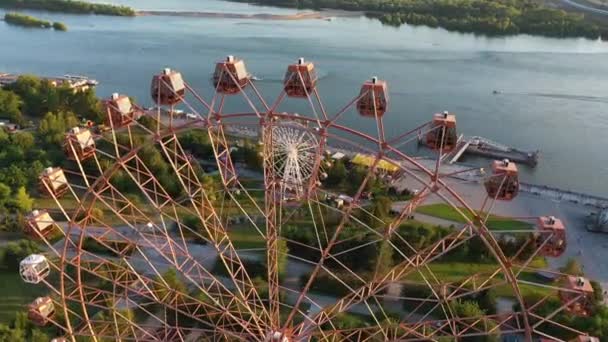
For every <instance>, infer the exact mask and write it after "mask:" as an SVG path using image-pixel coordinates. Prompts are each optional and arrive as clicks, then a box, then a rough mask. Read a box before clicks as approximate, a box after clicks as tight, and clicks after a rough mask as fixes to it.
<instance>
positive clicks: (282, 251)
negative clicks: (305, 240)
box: [277, 239, 289, 278]
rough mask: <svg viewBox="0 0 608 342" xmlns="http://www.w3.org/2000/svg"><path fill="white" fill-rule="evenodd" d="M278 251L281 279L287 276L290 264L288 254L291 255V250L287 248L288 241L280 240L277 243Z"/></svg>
mask: <svg viewBox="0 0 608 342" xmlns="http://www.w3.org/2000/svg"><path fill="white" fill-rule="evenodd" d="M277 250H278V254H279V257H278V261H277V264H278V267H277V269H278V273H279V278H283V277H285V275H286V272H287V264H288V262H289V260H288V254H289V248H288V247H287V241H285V239H279V240H278V241H277Z"/></svg>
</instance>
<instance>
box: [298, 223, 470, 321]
mask: <svg viewBox="0 0 608 342" xmlns="http://www.w3.org/2000/svg"><path fill="white" fill-rule="evenodd" d="M470 238H471V234H470V229H463V230H460V231H457V232H454V233H452V234H449V235H447V236H446V237H444V238H443V239H441V240H439V241H438V242H436V243H434V244H432V245H431V246H429V247H427V248H426V249H424V250H422V251H420V252H419V253H418V254H415V255H413V256H411V257H409V258H408V259H407V260H405V261H403V262H401V263H399V264H397V265H396V266H393V267H391V268H390V269H389V270H388V271H387V272H386V273H384V274H381V275H377V276H375V277H374V279H372V280H371V281H370V282H369V283H368V284H367V285H365V286H363V287H361V288H359V289H356V290H355V291H353V293H352V294H351V295H348V296H345V297H343V298H341V299H340V300H338V301H337V302H336V303H335V304H333V305H332V306H329V307H327V308H325V309H324V310H322V311H321V312H320V313H318V314H317V315H316V316H315V318H314V320H315V324H316V325H318V326H321V325H323V324H324V323H325V322H327V321H328V320H329V319H331V318H332V317H335V315H337V314H339V313H341V312H345V311H346V310H348V309H349V308H350V307H352V306H353V305H355V304H357V303H360V302H361V301H363V300H364V299H367V298H369V297H370V296H372V295H375V294H377V293H378V292H379V291H381V290H383V289H384V288H385V286H386V285H387V284H389V283H390V282H394V281H398V280H400V279H403V278H404V277H405V276H406V275H408V274H410V273H412V272H414V271H416V270H417V269H419V268H420V267H423V266H424V265H425V264H427V263H428V262H431V261H432V260H434V259H437V258H438V257H441V256H443V255H445V254H446V253H447V252H449V251H451V250H453V249H455V248H456V247H458V246H460V245H462V244H463V243H464V242H466V241H468V240H469V239H470ZM301 328H302V325H300V326H298V327H296V328H295V329H301Z"/></svg>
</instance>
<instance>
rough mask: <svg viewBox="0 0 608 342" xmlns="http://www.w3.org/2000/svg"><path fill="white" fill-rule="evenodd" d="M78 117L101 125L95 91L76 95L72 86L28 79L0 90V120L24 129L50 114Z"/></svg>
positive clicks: (88, 90)
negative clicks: (67, 113) (63, 113)
mask: <svg viewBox="0 0 608 342" xmlns="http://www.w3.org/2000/svg"><path fill="white" fill-rule="evenodd" d="M58 112H70V113H78V115H79V116H81V117H82V118H84V119H88V120H92V121H94V122H101V121H102V120H103V118H104V114H103V110H102V106H101V103H100V101H99V99H98V98H97V95H96V93H95V90H94V89H93V88H90V89H87V90H83V91H74V89H72V88H71V87H70V86H69V85H67V84H61V85H57V84H54V83H52V82H51V81H49V80H43V79H40V78H39V77H36V76H31V75H24V76H20V77H19V79H18V80H17V81H16V82H15V83H13V84H11V85H9V86H8V87H7V88H6V89H5V90H0V118H6V119H10V120H11V121H13V122H15V123H18V124H21V125H23V124H24V123H26V119H39V118H42V117H44V116H45V115H46V114H47V113H58Z"/></svg>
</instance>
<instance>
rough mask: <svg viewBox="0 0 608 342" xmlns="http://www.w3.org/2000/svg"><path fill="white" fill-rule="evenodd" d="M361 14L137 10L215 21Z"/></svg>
mask: <svg viewBox="0 0 608 342" xmlns="http://www.w3.org/2000/svg"><path fill="white" fill-rule="evenodd" d="M361 15H362V13H361V12H344V11H306V12H301V13H295V14H271V13H252V14H248V13H230V12H203V11H157V10H137V11H136V12H135V16H137V17H146V16H171V17H182V18H215V19H254V20H330V19H332V18H335V17H359V16H361Z"/></svg>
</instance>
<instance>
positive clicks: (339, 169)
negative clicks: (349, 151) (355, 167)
mask: <svg viewBox="0 0 608 342" xmlns="http://www.w3.org/2000/svg"><path fill="white" fill-rule="evenodd" d="M346 172H347V171H346V166H344V162H343V161H342V160H336V161H335V162H334V163H333V164H332V166H331V167H329V169H328V170H327V179H326V180H325V184H327V185H328V186H330V187H332V186H338V185H340V184H342V183H343V182H344V181H345V180H346Z"/></svg>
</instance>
